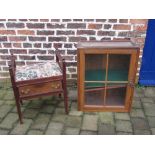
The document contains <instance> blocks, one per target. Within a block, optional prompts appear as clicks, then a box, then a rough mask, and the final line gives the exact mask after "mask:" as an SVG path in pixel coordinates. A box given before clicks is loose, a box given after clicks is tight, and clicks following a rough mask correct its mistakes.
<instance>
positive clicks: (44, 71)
mask: <svg viewBox="0 0 155 155" xmlns="http://www.w3.org/2000/svg"><path fill="white" fill-rule="evenodd" d="M60 75H62V72H61V69H60V67H59V65H58V63H56V62H45V63H38V64H32V65H26V66H18V67H16V81H23V80H32V79H37V78H44V77H52V76H60Z"/></svg>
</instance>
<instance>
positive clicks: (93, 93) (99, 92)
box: [85, 86, 105, 106]
mask: <svg viewBox="0 0 155 155" xmlns="http://www.w3.org/2000/svg"><path fill="white" fill-rule="evenodd" d="M104 92H105V86H104V87H99V88H93V89H86V90H85V104H86V105H98V106H102V105H103V104H104Z"/></svg>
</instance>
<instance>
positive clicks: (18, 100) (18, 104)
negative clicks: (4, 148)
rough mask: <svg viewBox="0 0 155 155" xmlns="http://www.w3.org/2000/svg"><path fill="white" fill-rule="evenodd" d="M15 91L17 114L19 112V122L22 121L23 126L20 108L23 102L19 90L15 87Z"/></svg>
mask: <svg viewBox="0 0 155 155" xmlns="http://www.w3.org/2000/svg"><path fill="white" fill-rule="evenodd" d="M13 91H14V96H15V100H16V107H17V112H18V116H19V121H20V124H23V121H22V113H21V107H20V101H21V100H20V99H19V96H18V94H17V89H16V88H15V86H13Z"/></svg>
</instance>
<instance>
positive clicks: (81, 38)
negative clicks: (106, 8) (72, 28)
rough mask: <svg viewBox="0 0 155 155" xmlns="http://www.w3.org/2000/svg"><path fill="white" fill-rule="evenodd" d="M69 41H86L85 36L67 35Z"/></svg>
mask: <svg viewBox="0 0 155 155" xmlns="http://www.w3.org/2000/svg"><path fill="white" fill-rule="evenodd" d="M69 41H70V42H79V41H87V38H86V37H69Z"/></svg>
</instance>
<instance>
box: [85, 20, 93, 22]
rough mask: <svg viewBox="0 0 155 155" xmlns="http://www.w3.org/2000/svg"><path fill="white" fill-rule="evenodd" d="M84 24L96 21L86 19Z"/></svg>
mask: <svg viewBox="0 0 155 155" xmlns="http://www.w3.org/2000/svg"><path fill="white" fill-rule="evenodd" d="M84 22H94V19H84Z"/></svg>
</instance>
